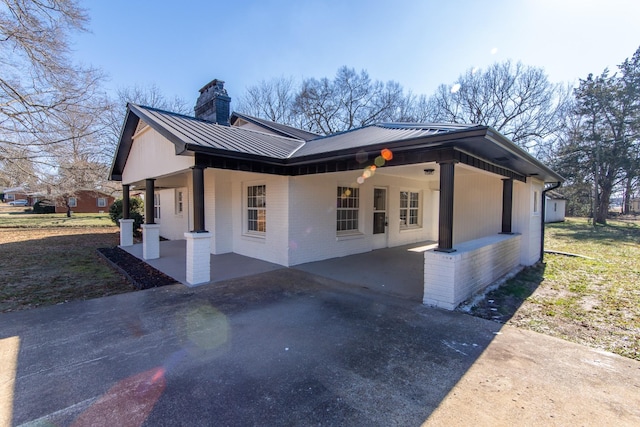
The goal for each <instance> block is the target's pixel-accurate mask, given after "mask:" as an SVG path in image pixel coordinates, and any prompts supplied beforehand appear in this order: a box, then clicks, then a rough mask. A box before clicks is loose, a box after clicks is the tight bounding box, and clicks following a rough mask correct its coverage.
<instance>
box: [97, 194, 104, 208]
mask: <svg viewBox="0 0 640 427" xmlns="http://www.w3.org/2000/svg"><path fill="white" fill-rule="evenodd" d="M101 201H102V203H100V202H101ZM96 204H97V206H98V207H99V208H106V207H107V198H106V197H98V198H97V199H96Z"/></svg>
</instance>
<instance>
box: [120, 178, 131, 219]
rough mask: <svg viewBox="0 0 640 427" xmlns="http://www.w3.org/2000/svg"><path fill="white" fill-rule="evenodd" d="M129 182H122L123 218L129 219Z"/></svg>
mask: <svg viewBox="0 0 640 427" xmlns="http://www.w3.org/2000/svg"><path fill="white" fill-rule="evenodd" d="M129 212H130V209H129V184H122V219H129V215H130V213H129Z"/></svg>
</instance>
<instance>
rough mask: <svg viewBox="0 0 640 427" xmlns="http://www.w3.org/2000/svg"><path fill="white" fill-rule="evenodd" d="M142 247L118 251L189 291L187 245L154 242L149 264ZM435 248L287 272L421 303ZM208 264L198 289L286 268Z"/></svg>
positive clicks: (232, 260) (232, 261) (381, 252)
mask: <svg viewBox="0 0 640 427" xmlns="http://www.w3.org/2000/svg"><path fill="white" fill-rule="evenodd" d="M142 246H143V245H142V243H139V244H135V245H132V246H123V247H121V248H122V249H124V250H126V251H127V252H129V253H130V254H132V255H134V256H135V257H137V258H139V259H141V260H143V261H145V262H146V263H147V264H149V265H151V266H152V267H154V268H155V269H157V270H159V271H161V272H163V273H164V274H166V275H168V276H171V277H172V278H174V279H175V280H176V281H178V282H180V283H182V284H184V285H187V286H192V285H190V284H189V283H188V281H187V277H186V251H187V245H186V241H185V240H167V241H162V242H160V251H161V256H160V257H159V258H155V259H144V256H143V247H142ZM436 246H437V243H436V242H433V241H425V242H419V243H414V244H410V245H403V246H397V247H393V248H384V249H376V250H373V251H370V252H366V253H360V254H354V255H348V256H344V257H339V258H331V259H326V260H322V261H316V262H310V263H306V264H300V265H296V266H294V267H290V268H293V269H296V270H301V271H305V272H308V273H312V274H315V275H317V276H321V277H326V278H328V279H331V280H335V281H339V282H343V283H347V284H350V285H354V286H358V287H364V288H368V289H371V290H373V291H375V292H380V293H387V294H391V295H394V296H398V297H402V298H407V299H411V300H414V301H422V300H423V292H424V261H423V260H424V252H425V251H428V250H431V249H433V248H435V247H436ZM210 265H211V271H212V272H215V273H212V274H211V275H210V278H209V281H208V282H205V283H202V284H199V285H198V286H200V285H205V284H212V283H218V282H223V281H225V280H231V279H237V278H241V277H247V276H252V275H255V274H260V273H266V272H268V271H273V270H279V269H283V268H287V267H283V266H281V265H278V264H273V263H270V262H266V261H262V260H259V259H256V258H251V257H247V256H243V255H239V254H236V253H226V254H219V255H214V254H211V255H210Z"/></svg>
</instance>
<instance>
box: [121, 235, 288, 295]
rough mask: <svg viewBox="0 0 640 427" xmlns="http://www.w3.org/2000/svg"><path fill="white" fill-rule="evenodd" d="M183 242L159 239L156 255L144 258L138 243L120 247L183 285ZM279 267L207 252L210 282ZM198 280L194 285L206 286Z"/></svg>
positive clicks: (245, 258)
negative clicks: (158, 249) (152, 257)
mask: <svg viewBox="0 0 640 427" xmlns="http://www.w3.org/2000/svg"><path fill="white" fill-rule="evenodd" d="M186 245H187V243H186V241H185V240H166V241H162V242H160V258H156V259H150V260H145V259H144V257H143V256H142V244H140V243H138V244H135V245H133V246H126V247H122V248H121V249H124V250H125V251H127V252H129V253H130V254H131V255H134V256H135V257H137V258H139V259H141V260H143V261H144V262H146V263H147V264H149V265H151V266H152V267H154V268H155V269H156V270H158V271H161V272H163V273H164V274H166V275H167V276H170V277H173V278H174V279H175V280H176V281H178V282H180V283H182V284H183V285H186V286H190V285H189V284H188V283H187V270H186V269H187V258H186V253H187V246H186ZM281 268H284V267H282V266H281V265H278V264H273V263H270V262H266V261H262V260H259V259H255V258H250V257H247V256H243V255H238V254H234V253H228V254H221V255H213V254H212V255H211V281H210V282H208V283H216V282H221V281H224V280H229V279H235V278H238V277H245V276H251V275H254V274H259V273H265V272H267V271H273V270H279V269H281ZM208 283H201V284H198V285H197V286H202V285H206V284H208Z"/></svg>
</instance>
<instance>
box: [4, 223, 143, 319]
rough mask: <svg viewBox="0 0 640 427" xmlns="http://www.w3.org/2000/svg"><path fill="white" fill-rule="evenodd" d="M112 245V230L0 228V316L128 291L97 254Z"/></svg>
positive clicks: (114, 234) (114, 233) (114, 237)
mask: <svg viewBox="0 0 640 427" xmlns="http://www.w3.org/2000/svg"><path fill="white" fill-rule="evenodd" d="M117 244H118V229H117V228H116V227H113V226H110V227H107V226H103V227H84V228H70V227H64V228H62V227H59V228H0V259H2V260H3V268H2V270H3V273H2V275H0V311H1V312H8V311H15V310H24V309H28V308H34V307H39V306H44V305H52V304H60V303H64V302H67V301H71V300H77V299H90V298H97V297H102V296H107V295H114V294H119V293H123V292H131V291H133V290H134V288H133V286H132V285H131V284H129V283H128V282H127V280H126V279H125V278H124V277H122V276H121V275H119V274H117V273H115V272H114V271H113V270H112V269H111V268H110V267H109V266H108V265H107V264H106V263H105V262H104V261H103V260H102V259H101V258H100V257H99V256H98V255H97V253H96V248H99V247H108V246H115V245H117Z"/></svg>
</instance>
